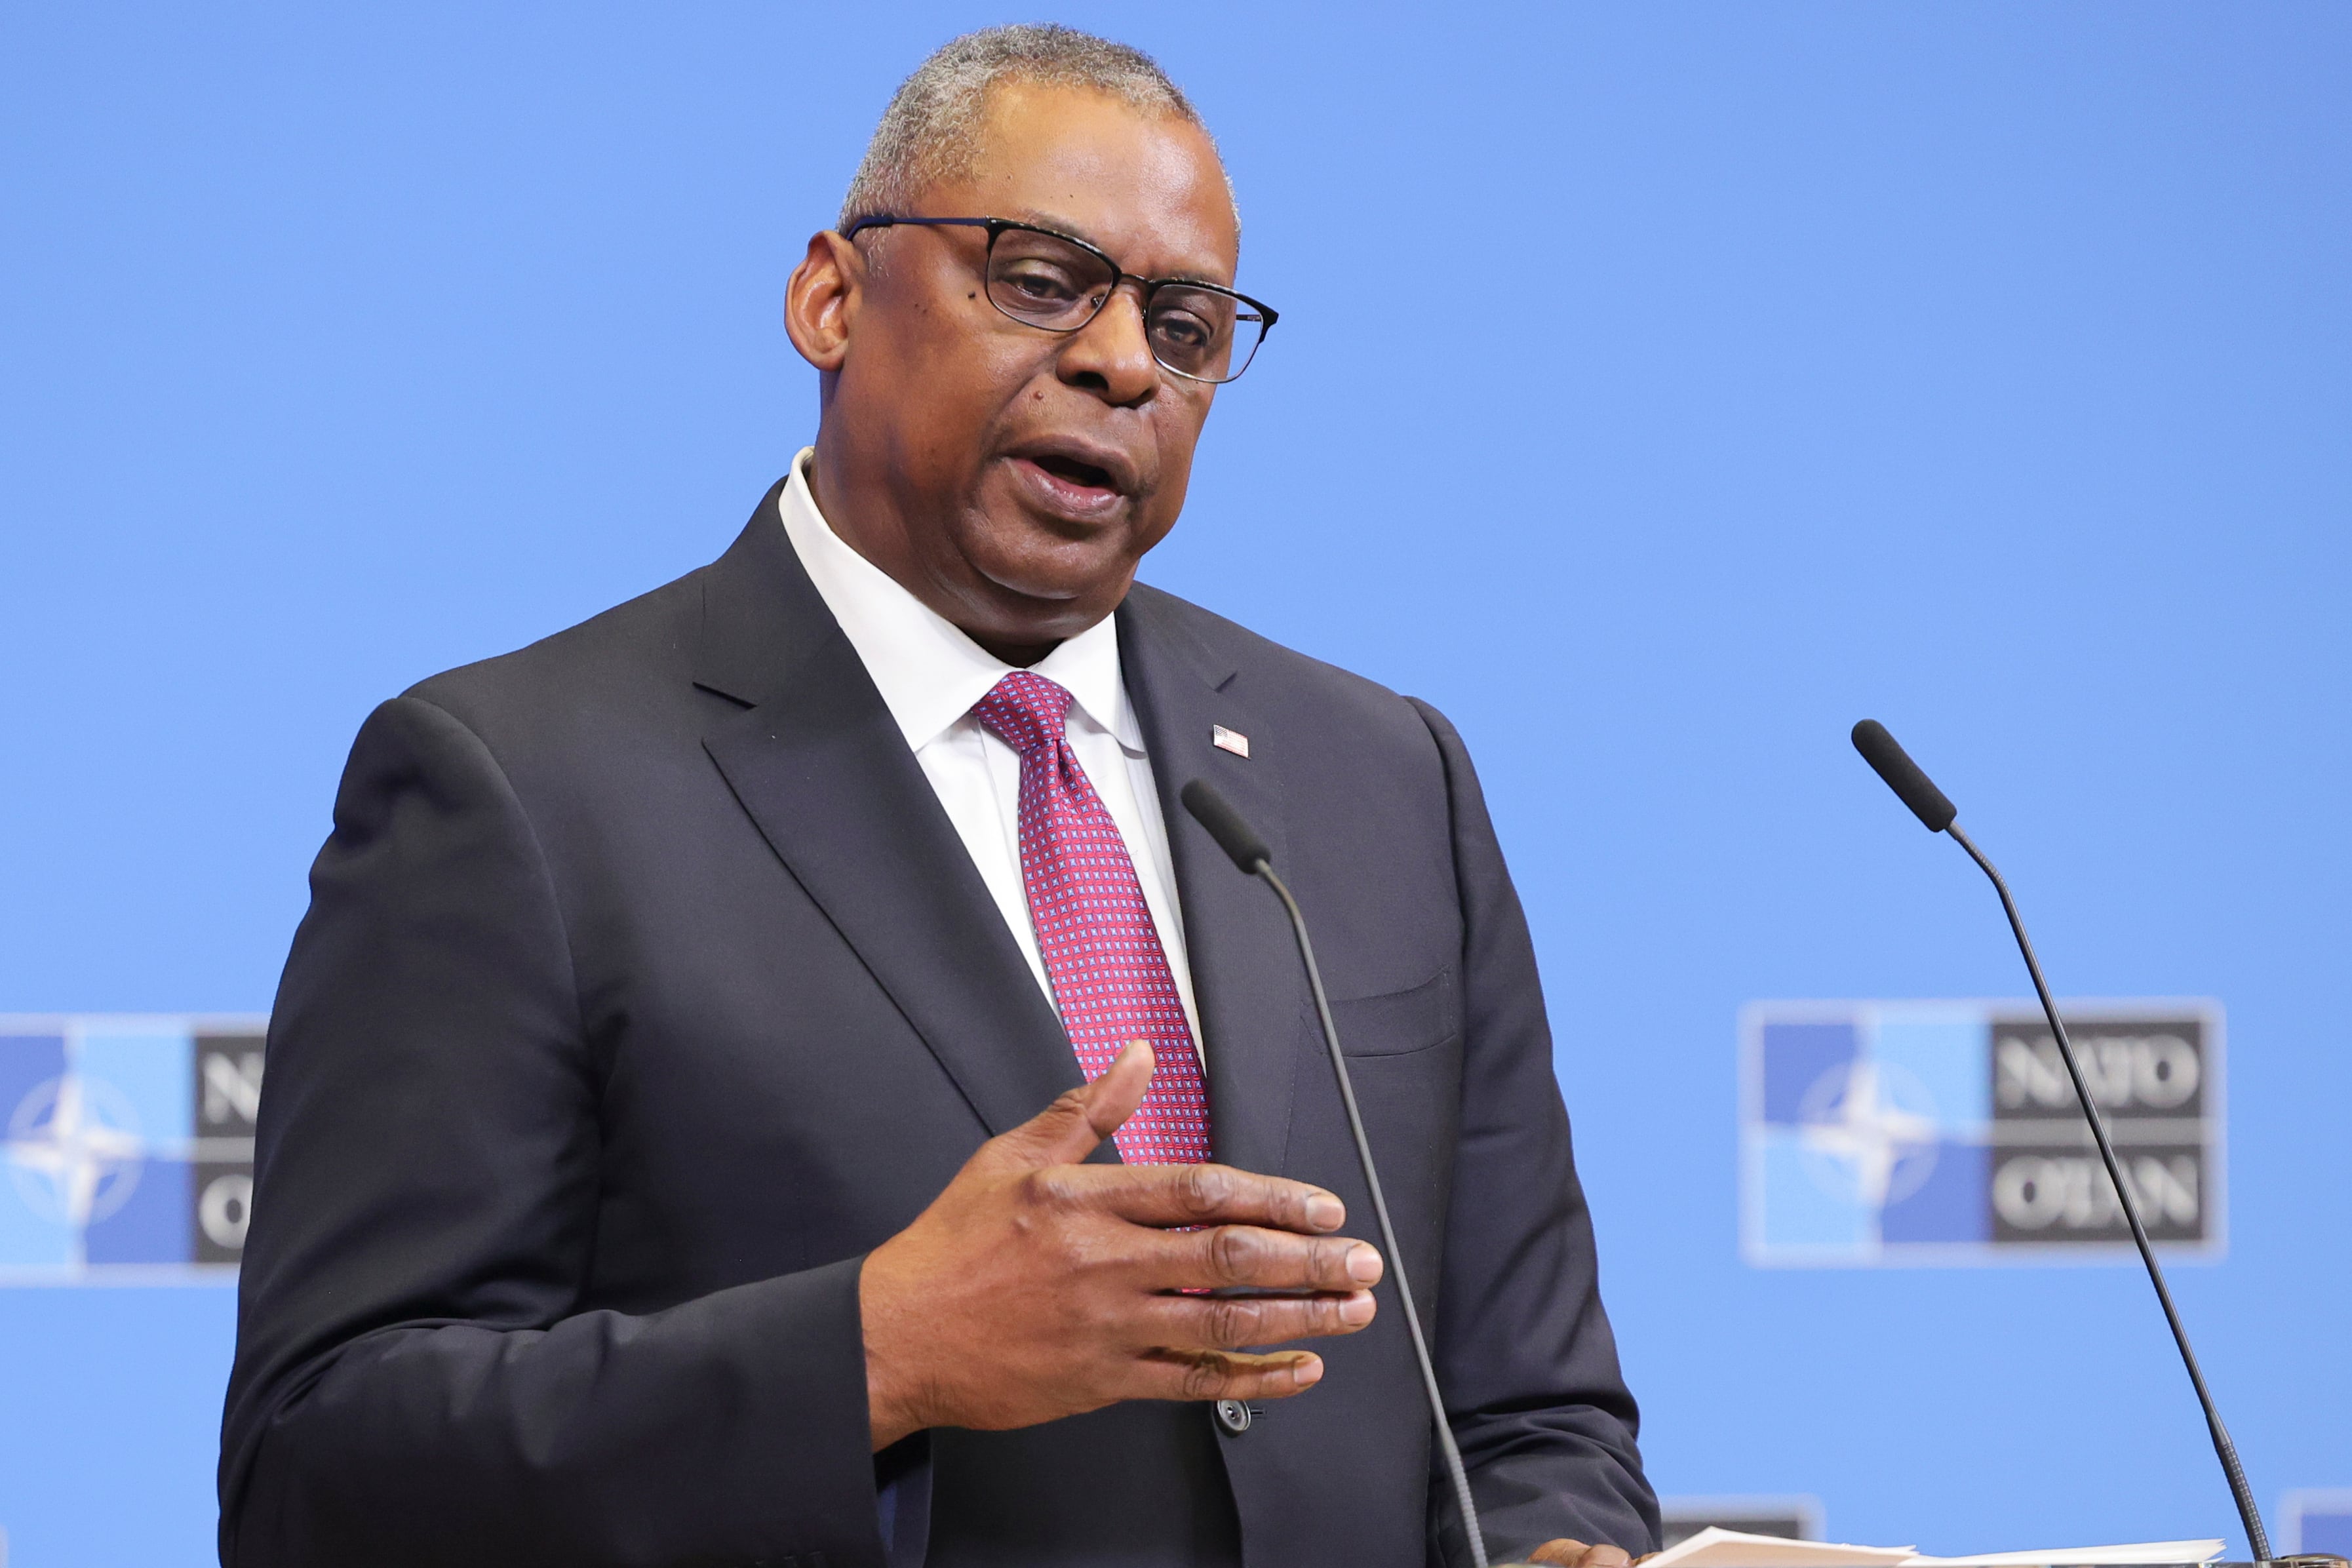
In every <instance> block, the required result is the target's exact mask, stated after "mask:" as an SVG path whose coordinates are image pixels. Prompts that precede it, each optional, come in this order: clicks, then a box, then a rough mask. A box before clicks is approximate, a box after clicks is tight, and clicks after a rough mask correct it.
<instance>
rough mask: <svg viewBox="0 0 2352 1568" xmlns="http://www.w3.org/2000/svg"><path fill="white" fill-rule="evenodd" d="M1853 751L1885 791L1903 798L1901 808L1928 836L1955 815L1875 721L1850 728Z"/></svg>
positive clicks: (1925, 775)
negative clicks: (1906, 808) (1904, 807)
mask: <svg viewBox="0 0 2352 1568" xmlns="http://www.w3.org/2000/svg"><path fill="white" fill-rule="evenodd" d="M1853 749H1854V750H1855V751H1857V752H1861V753H1862V760H1863V761H1864V762H1865V763H1869V764H1870V765H1871V766H1872V768H1874V769H1875V770H1876V771H1877V773H1878V776H1879V777H1880V778H1883V779H1885V781H1886V787H1887V788H1888V789H1891V790H1893V791H1894V792H1895V794H1896V795H1900V796H1902V797H1903V804H1904V805H1907V806H1909V807H1910V808H1911V815H1912V816H1916V817H1917V818H1918V819H1919V820H1920V821H1921V822H1922V823H1924V824H1926V825H1927V831H1928V832H1930V833H1941V832H1943V831H1944V829H1946V828H1947V827H1949V826H1951V825H1952V818H1954V817H1956V816H1958V815H1959V811H1958V808H1957V807H1955V806H1954V805H1952V803H1951V802H1950V801H1948V800H1947V799H1946V798H1944V792H1943V791H1942V790H1939V789H1937V787H1936V781H1935V780H1933V779H1931V778H1929V777H1928V776H1927V774H1926V773H1921V772H1920V771H1919V764H1918V763H1915V762H1913V761H1912V760H1911V758H1910V754H1909V753H1908V752H1905V751H1904V750H1903V748H1902V747H1901V746H1898V745H1896V744H1895V737H1894V736H1892V735H1890V734H1888V733H1887V732H1886V726H1885V725H1884V724H1882V723H1880V722H1879V721H1877V720H1875V719H1864V721H1862V722H1861V723H1859V724H1856V725H1855V726H1854V727H1853Z"/></svg>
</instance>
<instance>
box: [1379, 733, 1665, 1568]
mask: <svg viewBox="0 0 2352 1568" xmlns="http://www.w3.org/2000/svg"><path fill="white" fill-rule="evenodd" d="M1414 707H1415V708H1417V709H1419V710H1420V711H1421V715H1422V717H1423V720H1424V721H1426V722H1427V723H1428V725H1429V729H1430V732H1431V733H1432V735H1433V736H1434V737H1435V739H1436V742H1437V746H1438V751H1439V753H1440V754H1441V756H1442V757H1443V759H1444V765H1445V775H1446V784H1447V788H1448V791H1449V795H1450V806H1451V814H1452V821H1453V834H1454V874H1455V878H1456V884H1457V888H1458V890H1459V894H1460V899H1461V906H1462V916H1463V952H1462V973H1463V979H1464V984H1463V1005H1464V1020H1463V1021H1464V1028H1465V1034H1464V1051H1463V1083H1462V1119H1461V1138H1460V1142H1459V1144H1458V1145H1457V1149H1456V1152H1455V1157H1454V1189H1453V1194H1452V1198H1451V1206H1450V1208H1449V1210H1448V1213H1447V1218H1446V1241H1445V1254H1444V1274H1443V1276H1442V1278H1441V1279H1440V1282H1439V1291H1438V1300H1437V1330H1436V1342H1435V1344H1434V1345H1433V1355H1434V1356H1435V1358H1436V1362H1437V1377H1438V1383H1439V1384H1440V1386H1442V1387H1443V1388H1444V1390H1445V1391H1446V1401H1447V1409H1448V1414H1449V1415H1450V1416H1451V1418H1452V1425H1453V1427H1454V1437H1455V1440H1456V1441H1457V1442H1458V1443H1459V1444H1460V1445H1461V1448H1462V1458H1463V1463H1464V1467H1465V1468H1466V1469H1467V1470H1468V1471H1469V1474H1470V1481H1471V1489H1472V1491H1473V1492H1474V1494H1475V1497H1476V1499H1477V1503H1478V1510H1479V1512H1480V1514H1481V1515H1482V1516H1483V1518H1484V1520H1485V1523H1486V1542H1487V1546H1488V1548H1489V1550H1490V1552H1492V1554H1493V1555H1494V1556H1495V1558H1496V1560H1498V1561H1500V1560H1503V1559H1507V1558H1511V1557H1519V1556H1524V1555H1525V1554H1526V1553H1527V1552H1530V1551H1532V1550H1533V1549H1534V1548H1535V1547H1537V1546H1539V1545H1541V1544H1542V1543H1543V1542H1546V1541H1550V1540H1553V1539H1556V1538H1559V1537H1562V1536H1565V1537H1570V1538H1572V1539H1575V1540H1580V1541H1584V1542H1610V1543H1612V1544H1615V1545H1618V1546H1622V1547H1624V1548H1625V1549H1626V1550H1627V1551H1629V1552H1634V1553H1636V1554H1637V1555H1638V1554H1639V1553H1641V1552H1646V1551H1649V1550H1651V1549H1652V1548H1654V1546H1655V1545H1656V1544H1657V1540H1658V1506H1657V1499H1656V1496H1655V1494H1654V1493H1653V1492H1652V1490H1651V1489H1650V1484H1649V1482H1648V1481H1647V1480H1646V1479H1643V1474H1642V1460H1641V1455H1640V1452H1639V1450H1638V1449H1637V1448H1636V1447H1635V1446H1634V1436H1635V1432H1636V1430H1637V1428H1638V1425H1639V1415H1638V1413H1637V1412H1636V1410H1635V1408H1634V1405H1633V1395H1632V1394H1631V1393H1630V1392H1628V1391H1627V1389H1626V1386H1625V1382H1624V1378H1623V1376H1622V1374H1621V1373H1620V1372H1619V1370H1618V1365H1617V1346H1616V1340H1615V1338H1614V1336H1613V1335H1612V1333H1611V1331H1610V1328H1609V1318H1608V1314H1607V1313H1606V1312H1604V1311H1603V1310H1601V1291H1600V1280H1599V1269H1598V1263H1597V1259H1596V1258H1595V1256H1594V1251H1593V1242H1592V1222H1591V1216H1590V1215H1589V1214H1588V1212H1587V1210H1586V1208H1585V1203H1584V1192H1583V1188H1582V1187H1581V1185H1580V1184H1579V1183H1578V1181H1577V1179H1576V1162H1575V1159H1574V1156H1573V1154H1572V1152H1571V1151H1570V1142H1569V1127H1568V1112H1567V1110H1566V1109H1565V1107H1564V1106H1563V1105H1562V1104H1561V1102H1560V1096H1559V1082H1558V1080H1557V1079H1555V1078H1554V1076H1553V1072H1552V1056H1551V1029H1550V1026H1549V1024H1548V1023H1547V1022H1546V1020H1545V1016H1544V1005H1543V992H1542V984H1541V982H1540V980H1539V979H1538V975H1537V973H1536V960H1535V949H1534V945H1533V943H1532V942H1530V940H1529V938H1528V926H1527V918H1526V916H1525V914H1524V913H1523V912H1522V911H1521V910H1520V908H1519V900H1518V894H1517V892H1516V891H1514V890H1513V889H1512V886H1511V879H1510V874H1509V872H1508V871H1507V870H1506V869H1505V868H1504V865H1503V857H1502V851H1501V849H1500V847H1498V846H1497V844H1496V839H1495V828H1494V824H1493V822H1492V821H1491V820H1490V819H1489V818H1488V816H1487V815H1486V798H1485V796H1484V795H1483V794H1482V793H1481V792H1480V790H1479V787H1478V780H1477V775H1476V774H1475V773H1474V772H1473V771H1472V769H1471V766H1470V758H1469V754H1468V752H1465V750H1464V749H1463V745H1462V739H1461V737H1460V736H1459V735H1457V734H1456V733H1454V727H1453V726H1452V725H1451V724H1450V723H1448V722H1447V721H1446V720H1445V718H1444V715H1442V714H1440V713H1439V712H1437V711H1436V710H1434V709H1433V708H1430V707H1428V706H1427V705H1426V704H1423V703H1421V702H1417V701H1416V702H1415V703H1414ZM1430 1528H1431V1560H1432V1561H1433V1562H1444V1563H1449V1564H1464V1563H1468V1561H1469V1553H1468V1550H1467V1546H1466V1543H1465V1541H1464V1539H1463V1536H1462V1531H1461V1525H1460V1522H1459V1521H1458V1520H1457V1519H1456V1518H1455V1510H1454V1505H1453V1500H1452V1492H1451V1488H1450V1487H1449V1486H1447V1485H1446V1484H1444V1482H1443V1480H1442V1479H1441V1480H1440V1481H1439V1482H1438V1483H1437V1484H1436V1485H1435V1486H1433V1491H1432V1496H1431V1510H1430Z"/></svg>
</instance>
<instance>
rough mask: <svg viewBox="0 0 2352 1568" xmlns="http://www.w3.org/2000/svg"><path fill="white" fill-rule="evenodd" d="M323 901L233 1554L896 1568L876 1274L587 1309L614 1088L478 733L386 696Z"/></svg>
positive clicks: (233, 1401)
mask: <svg viewBox="0 0 2352 1568" xmlns="http://www.w3.org/2000/svg"><path fill="white" fill-rule="evenodd" d="M310 887H311V904H310V913H309V914H308V915H307V916H306V918H305V919H304V921H303V922H302V925H301V929H300V931H299V933H298V934H297V936H296V938H295V942H294V947H293V951H292V954H291V956H290V957H289V960H288V963H287V967H286V973H285V977H284V980H283V982H282V983H281V984H280V988H279V992H278V1004H277V1008H276V1010H275V1012H274V1014H273V1016H272V1017H271V1020H270V1031H269V1047H268V1079H267V1087H266V1088H265V1089H264V1092H263V1096H262V1103H261V1110H260V1124H259V1129H258V1141H257V1159H256V1180H257V1190H256V1196H255V1200H254V1205H253V1225H252V1229H251V1232H250V1234H249V1237H248V1238H247V1250H246V1258H245V1265H244V1273H243V1278H242V1281H241V1285H240V1292H241V1294H240V1300H239V1313H238V1336H237V1354H236V1367H235V1370H234V1372H233V1373H232V1376H231V1381H230V1387H229V1396H228V1405H227V1411H226V1418H225V1422H224V1428H223V1434H222V1457H221V1557H222V1561H223V1563H226V1564H228V1565H229V1568H293V1565H296V1564H305V1565H308V1564H318V1563H336V1564H339V1565H350V1568H360V1565H363V1564H372V1563H386V1564H391V1563H402V1564H414V1563H438V1564H448V1565H453V1568H454V1565H457V1564H473V1563H481V1564H490V1563H497V1564H501V1565H507V1568H516V1565H521V1564H533V1563H550V1564H552V1563H562V1564H566V1565H587V1564H605V1563H611V1564H621V1563H688V1562H691V1563H762V1562H763V1563H775V1564H784V1563H810V1562H814V1561H822V1562H823V1563H825V1564H826V1565H827V1568H852V1565H862V1564H869V1563H870V1564H876V1565H877V1568H878V1564H879V1563H881V1561H882V1546H881V1542H880V1541H879V1539H878V1535H877V1518H876V1511H875V1486H874V1470H873V1464H872V1458H871V1455H870V1453H869V1447H870V1444H869V1439H868V1428H867V1415H866V1373H865V1352H864V1347H863V1338H862V1335H861V1332H860V1328H859V1321H858V1308H857V1269H858V1267H859V1264H860V1263H861V1262H862V1260H861V1259H851V1260H848V1261H846V1262H843V1263H837V1264H833V1265H829V1266H827V1267H825V1268H816V1269H813V1270H810V1271H808V1272H806V1273H802V1274H793V1275H788V1276H783V1277H780V1278H776V1279H766V1280H761V1281H758V1282H756V1283H751V1284H747V1285H741V1286H738V1287H735V1288H733V1289H726V1290H722V1291H719V1292H717V1293H715V1294H712V1295H709V1296H706V1297H703V1298H700V1299H698V1300H689V1301H687V1302H684V1303H681V1304H679V1305H677V1306H674V1307H671V1308H668V1309H667V1310H660V1311H653V1312H647V1313H645V1314H642V1315H631V1314H625V1313H619V1312H612V1311H583V1310H579V1306H578V1303H579V1300H580V1295H581V1291H582V1289H583V1281H584V1280H585V1279H586V1278H587V1274H588V1268H589V1262H590V1258H591V1254H592V1251H593V1247H594V1246H595V1239H596V1215H597V1205H598V1197H599V1194H598V1169H599V1162H598V1121H597V1114H598V1098H599V1082H598V1078H597V1073H596V1070H595V1068H594V1064H593V1055H592V1052H591V1049H590V1045H589V1042H588V1040H587V1039H586V1038H585V1037H584V1029H583V1022H582V1014H581V1008H580V1005H579V1002H578V997H577V991H576V987H575V985H574V982H573V976H572V963H571V957H570V951H569V945H568V943H567V941H566V938H565V932H564V929H563V924H562V914H561V910H560V907H559V905H558V902H557V900H556V897H555V895H554V892H553V889H552V886H551V880H550V878H549V875H548V870H547V866H546V864H545V862H544V860H543V858H542V857H541V852H540V848H539V844H538V841H537V839H536V838H535V837H534V835H533V833H532V829H531V826H530V822H529V820H528V819H527V817H526V816H525V813H524V811H523V809H522V806H521V805H520V803H519V801H518V800H517V798H516V795H515V793H514V791H513V790H512V788H511V787H510V786H509V783H508V781H507V779H506V777H505V775H504V773H502V772H501V770H500V769H499V765H498V763H497V762H496V760H495V759H494V758H493V756H492V755H491V753H490V752H489V751H488V748H487V747H486V746H485V745H484V744H483V743H482V742H481V741H480V739H479V738H478V737H477V736H476V735H475V734H474V733H473V732H472V731H469V730H468V729H467V728H466V727H465V726H464V725H463V724H461V723H460V722H459V721H457V719H455V718H453V717H452V716H451V715H450V714H449V713H448V712H446V711H445V710H442V709H440V708H438V707H436V706H435V705H433V704H431V703H430V702H427V701H424V700H417V699H415V698H403V699H400V700H395V701H393V702H389V703H386V704H385V705H384V706H383V707H382V708H380V709H378V710H376V712H375V713H374V714H373V716H372V717H371V718H370V719H369V721H368V722H367V724H366V726H365V727H364V728H363V729H362V731H361V734H360V737H359V740H358V742H357V743H356V745H355V746H354V747H353V749H352V758H351V762H350V764H349V766H348V768H347V769H346V772H345V773H344V777H343V783H342V787H341V792H340V793H339V795H338V796H337V799H336V803H335V824H334V831H333V833H332V836H331V837H330V838H329V839H328V842H327V845H326V847H325V848H324V849H323V850H321V851H320V856H319V858H318V862H317V864H316V865H315V867H314V868H312V871H311V876H310Z"/></svg>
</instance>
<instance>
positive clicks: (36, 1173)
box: [8, 1073, 147, 1230]
mask: <svg viewBox="0 0 2352 1568" xmlns="http://www.w3.org/2000/svg"><path fill="white" fill-rule="evenodd" d="M146 1157H147V1143H146V1140H145V1139H143V1138H142V1137H141V1136H140V1135H139V1119H138V1116H137V1114H136V1113H135V1112H134V1111H132V1110H131V1106H130V1103H129V1101H127V1100H124V1099H123V1097H122V1096H121V1094H120V1093H119V1092H117V1091H116V1090H115V1089H114V1088H113V1087H112V1086H111V1085H110V1084H105V1083H101V1082H99V1081H97V1080H96V1079H89V1078H85V1077H83V1076H81V1075H80V1074H79V1073H69V1074H68V1075H66V1076H65V1077H62V1078H53V1079H49V1080H48V1081H47V1082H46V1083H43V1084H39V1085H37V1086H35V1088H34V1089H33V1091H32V1093H30V1094H28V1095H26V1097H25V1099H24V1100H23V1101H22V1103H20V1104H19V1105H18V1106H17V1107H16V1113H15V1114H14V1115H13V1116H11V1117H10V1118H9V1119H8V1167H9V1174H10V1175H11V1176H13V1177H14V1178H15V1179H16V1190H17V1191H18V1192H19V1193H21V1194H23V1195H24V1198H25V1201H26V1203H27V1204H29V1205H32V1207H33V1209H34V1211H35V1212H36V1213H38V1214H40V1215H43V1216H44V1217H46V1218H48V1219H52V1220H56V1221H58V1222H59V1223H61V1224H64V1225H68V1226H72V1227H73V1228H75V1229H77V1230H79V1229H81V1228H83V1227H85V1226H89V1224H90V1223H91V1222H93V1221H95V1220H101V1219H105V1218H107V1217H108V1216H109V1215H112V1214H114V1213H115V1212H116V1211H117V1210H119V1209H121V1207H122V1205H124V1204H125V1203H127V1202H129V1201H130V1198H131V1193H132V1192H133V1191H135V1190H136V1189H137V1187H138V1185H139V1173H140V1169H141V1167H142V1165H143V1164H144V1163H145V1162H146Z"/></svg>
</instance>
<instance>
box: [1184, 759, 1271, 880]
mask: <svg viewBox="0 0 2352 1568" xmlns="http://www.w3.org/2000/svg"><path fill="white" fill-rule="evenodd" d="M1176 798H1177V799H1179V800H1181V801H1182V802H1183V803H1184V809H1185V810H1186V811H1189V812H1191V813H1192V820H1193V821H1195V822H1197V823H1199V824H1200V825H1201V826H1203V827H1205V828H1207V829H1208V830H1209V837H1212V838H1213V839H1215V840H1216V841H1217V847H1218V848H1220V849H1222V850H1223V851H1224V852H1225V853H1226V854H1228V855H1230V856H1232V857H1233V860H1234V865H1236V866H1238V867H1240V868H1242V869H1243V870H1244V872H1246V873H1247V874H1249V875H1250V876H1253V877H1255V876H1256V875H1257V868H1259V867H1260V866H1270V865H1272V864H1274V855H1273V853H1272V852H1271V851H1270V850H1268V849H1267V848H1266V847H1265V839H1263V838H1260V837H1258V836H1257V835H1256V833H1255V832H1253V831H1252V830H1251V828H1250V825H1249V824H1248V823H1246V822H1244V821H1243V820H1242V814H1241V813H1240V812H1238V811H1235V810H1234V808H1233V805H1232V803H1231V802H1229V801H1227V800H1226V799H1225V797H1224V796H1223V795H1219V794H1218V793H1217V791H1216V788H1215V786H1214V785H1213V784H1210V783H1209V781H1208V780H1206V779H1194V780H1193V781H1192V783H1191V784H1186V785H1185V786H1184V787H1183V788H1182V789H1181V790H1179V791H1178V792H1177V796H1176Z"/></svg>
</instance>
